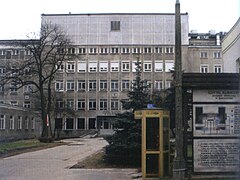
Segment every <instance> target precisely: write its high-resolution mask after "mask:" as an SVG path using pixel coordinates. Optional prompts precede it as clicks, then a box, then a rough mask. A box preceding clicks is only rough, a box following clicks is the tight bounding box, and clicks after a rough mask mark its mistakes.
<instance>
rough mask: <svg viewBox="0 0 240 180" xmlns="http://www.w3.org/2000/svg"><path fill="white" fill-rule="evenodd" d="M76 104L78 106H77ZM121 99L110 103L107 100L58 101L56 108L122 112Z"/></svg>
mask: <svg viewBox="0 0 240 180" xmlns="http://www.w3.org/2000/svg"><path fill="white" fill-rule="evenodd" d="M75 103H76V104H75ZM120 104H121V103H120V100H119V99H111V100H110V102H108V100H107V99H99V101H98V102H97V100H96V99H88V100H85V99H78V100H77V101H76V102H75V100H74V99H66V102H65V101H64V100H62V99H61V100H59V99H58V100H57V101H56V108H57V109H58V110H61V109H71V110H120V109H121V108H122V107H121V105H120Z"/></svg>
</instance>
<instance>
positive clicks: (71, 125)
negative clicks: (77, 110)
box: [66, 118, 74, 130]
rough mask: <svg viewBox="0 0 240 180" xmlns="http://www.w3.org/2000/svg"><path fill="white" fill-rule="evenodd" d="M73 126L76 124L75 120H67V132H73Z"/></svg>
mask: <svg viewBox="0 0 240 180" xmlns="http://www.w3.org/2000/svg"><path fill="white" fill-rule="evenodd" d="M73 124H74V119H73V118H66V130H68V129H69V130H72V129H73Z"/></svg>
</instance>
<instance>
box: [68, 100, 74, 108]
mask: <svg viewBox="0 0 240 180" xmlns="http://www.w3.org/2000/svg"><path fill="white" fill-rule="evenodd" d="M67 109H72V110H74V109H75V108H74V99H67Z"/></svg>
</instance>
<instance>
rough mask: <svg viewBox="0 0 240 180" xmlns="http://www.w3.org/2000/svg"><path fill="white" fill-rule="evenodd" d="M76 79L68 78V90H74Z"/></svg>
mask: <svg viewBox="0 0 240 180" xmlns="http://www.w3.org/2000/svg"><path fill="white" fill-rule="evenodd" d="M74 85H75V83H74V80H67V91H74Z"/></svg>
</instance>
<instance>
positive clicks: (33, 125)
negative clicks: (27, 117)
mask: <svg viewBox="0 0 240 180" xmlns="http://www.w3.org/2000/svg"><path fill="white" fill-rule="evenodd" d="M31 129H32V130H33V129H35V118H34V117H32V119H31Z"/></svg>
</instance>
